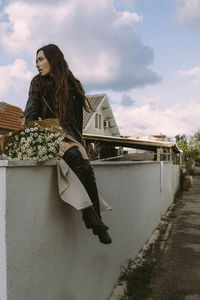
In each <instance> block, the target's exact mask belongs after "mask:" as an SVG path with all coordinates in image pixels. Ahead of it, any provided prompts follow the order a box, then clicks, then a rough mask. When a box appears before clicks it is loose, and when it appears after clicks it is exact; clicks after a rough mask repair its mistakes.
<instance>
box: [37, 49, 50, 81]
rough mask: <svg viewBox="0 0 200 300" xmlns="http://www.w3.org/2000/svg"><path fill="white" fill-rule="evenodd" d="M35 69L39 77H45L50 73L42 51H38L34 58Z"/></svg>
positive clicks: (48, 64)
mask: <svg viewBox="0 0 200 300" xmlns="http://www.w3.org/2000/svg"><path fill="white" fill-rule="evenodd" d="M36 67H37V69H38V71H39V73H40V75H41V76H45V75H47V74H50V73H51V66H50V63H49V62H48V60H47V59H46V57H45V55H44V51H43V50H40V51H39V52H38V54H37V57H36Z"/></svg>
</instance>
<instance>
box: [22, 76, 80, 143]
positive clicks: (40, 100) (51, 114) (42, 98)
mask: <svg viewBox="0 0 200 300" xmlns="http://www.w3.org/2000/svg"><path fill="white" fill-rule="evenodd" d="M52 84H53V79H52V78H51V77H50V76H46V77H45V78H41V76H40V75H36V76H35V77H34V78H33V79H32V81H31V84H30V89H29V97H28V101H27V103H26V107H25V112H24V116H25V121H26V123H28V122H30V121H32V120H38V118H41V119H47V118H56V114H55V109H54V94H55V89H54V88H53V85H52ZM66 119H67V123H66V124H60V125H61V127H62V128H63V129H64V130H66V133H67V134H68V135H70V136H72V137H73V138H74V139H75V140H76V141H78V142H79V143H81V144H83V141H82V127H83V106H82V99H81V97H80V95H78V94H77V92H76V89H75V87H74V86H70V85H69V99H68V103H67V111H66Z"/></svg>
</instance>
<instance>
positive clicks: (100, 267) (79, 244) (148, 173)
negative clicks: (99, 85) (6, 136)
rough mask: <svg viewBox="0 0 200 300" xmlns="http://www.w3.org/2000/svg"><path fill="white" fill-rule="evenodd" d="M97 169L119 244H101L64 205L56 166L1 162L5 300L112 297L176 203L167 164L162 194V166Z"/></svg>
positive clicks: (1, 295) (0, 286)
mask: <svg viewBox="0 0 200 300" xmlns="http://www.w3.org/2000/svg"><path fill="white" fill-rule="evenodd" d="M93 167H94V170H95V174H96V178H97V183H98V188H99V192H100V193H101V195H102V196H103V198H104V199H105V200H106V201H107V202H108V203H109V204H110V205H111V206H112V208H113V211H112V212H106V213H103V219H104V221H105V223H106V224H108V226H109V227H110V231H109V232H110V234H111V236H112V239H113V243H112V244H111V245H103V244H101V243H100V242H99V241H98V238H97V237H96V236H94V235H93V234H92V232H91V230H87V229H85V227H84V224H83V222H82V220H81V213H80V212H78V211H76V210H75V209H74V208H72V207H70V206H68V205H67V204H66V203H64V202H62V200H60V198H59V196H58V190H57V178H56V167H55V162H50V163H46V164H43V165H40V166H37V165H36V164H34V163H30V162H29V163H27V162H12V161H10V162H8V161H0V187H1V188H2V187H3V190H4V192H3V193H1V194H0V208H3V207H6V218H5V209H4V210H3V209H2V211H1V212H0V214H1V215H0V222H1V224H0V225H2V224H3V228H4V229H5V226H4V223H5V222H4V221H5V220H6V224H5V225H6V236H5V235H4V231H5V230H3V231H2V230H1V231H0V249H3V251H2V253H1V254H0V266H3V268H1V269H0V279H3V281H2V282H0V299H1V300H39V299H42V300H94V299H98V300H106V299H108V297H109V295H110V293H111V291H112V288H113V286H114V284H115V283H116V281H117V279H118V276H119V273H120V266H121V265H122V264H124V263H125V261H126V260H127V259H128V258H130V257H134V256H135V255H136V254H137V252H138V251H139V250H140V248H141V246H142V245H143V244H144V243H145V241H146V240H147V238H148V237H149V235H150V234H151V232H152V231H153V230H154V229H155V228H156V227H157V226H158V224H159V221H160V215H161V214H162V213H163V211H164V210H165V209H166V207H167V206H168V205H169V203H171V202H172V200H173V194H174V189H173V187H174V185H173V184H172V178H174V166H173V165H172V163H163V166H162V168H163V170H162V174H163V175H162V176H163V188H162V193H161V185H160V182H161V177H160V175H161V164H160V163H159V162H98V163H96V164H93ZM168 181H169V182H168ZM172 186H173V187H172ZM165 202H166V203H165ZM3 215H4V217H3ZM0 228H1V226H0ZM5 247H6V256H5V255H4V254H5V251H4V250H5ZM6 280H7V290H6Z"/></svg>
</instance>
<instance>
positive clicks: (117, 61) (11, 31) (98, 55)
mask: <svg viewBox="0 0 200 300" xmlns="http://www.w3.org/2000/svg"><path fill="white" fill-rule="evenodd" d="M4 14H5V15H7V17H8V21H7V22H4V25H2V26H1V28H0V32H1V38H0V43H1V45H2V47H3V49H4V54H5V53H6V54H9V53H10V55H11V56H13V55H15V57H25V55H29V56H31V57H34V55H35V51H36V50H37V48H39V47H41V46H42V45H44V44H47V43H56V44H58V46H60V48H61V50H63V52H64V53H65V56H66V59H67V60H68V62H69V65H70V68H71V69H72V71H73V72H74V73H75V75H76V76H77V77H79V78H80V79H81V81H82V82H83V83H84V86H85V87H86V89H87V90H88V91H89V90H91V89H98V90H99V89H102V90H105V89H113V90H126V89H130V88H132V87H137V86H145V85H148V84H153V83H156V82H158V81H159V80H160V77H159V76H158V75H157V74H156V73H155V72H153V71H152V70H151V65H152V63H153V59H154V53H153V51H152V50H151V49H150V48H149V47H147V46H144V45H143V43H142V41H141V37H140V36H138V35H137V33H136V32H135V26H136V24H138V23H140V22H141V21H142V17H140V16H138V15H137V14H136V13H130V12H128V11H124V12H120V13H119V12H117V11H116V10H115V7H114V4H113V1H112V0H101V1H93V0H68V1H61V2H58V3H57V2H52V1H50V2H48V3H47V2H46V1H43V2H42V3H39V2H37V1H35V2H31V3H30V2H27V1H24V2H23V1H21V2H19V1H17V2H15V1H12V2H10V4H9V5H7V6H6V8H5V10H4Z"/></svg>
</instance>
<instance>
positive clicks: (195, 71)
mask: <svg viewBox="0 0 200 300" xmlns="http://www.w3.org/2000/svg"><path fill="white" fill-rule="evenodd" d="M179 75H180V76H187V77H192V78H194V79H193V81H192V82H193V83H195V84H199V83H200V67H194V68H192V69H190V70H188V71H184V70H180V71H179Z"/></svg>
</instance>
